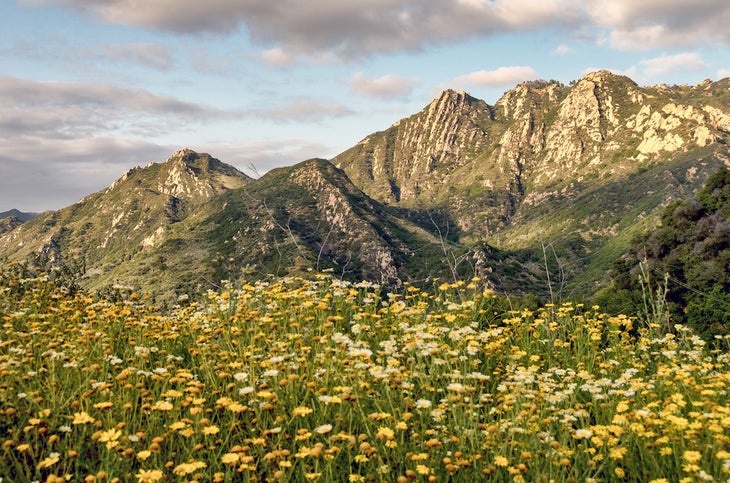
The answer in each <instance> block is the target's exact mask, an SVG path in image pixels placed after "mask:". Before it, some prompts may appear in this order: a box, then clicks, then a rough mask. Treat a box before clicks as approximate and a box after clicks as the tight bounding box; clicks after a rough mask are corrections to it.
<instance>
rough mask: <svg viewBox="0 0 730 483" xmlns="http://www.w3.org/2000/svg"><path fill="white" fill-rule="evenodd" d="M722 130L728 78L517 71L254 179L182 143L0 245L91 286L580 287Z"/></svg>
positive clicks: (711, 163)
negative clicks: (439, 283)
mask: <svg viewBox="0 0 730 483" xmlns="http://www.w3.org/2000/svg"><path fill="white" fill-rule="evenodd" d="M728 141H730V79H724V80H721V81H718V82H710V81H707V82H703V83H701V84H698V85H697V86H693V87H689V86H674V87H667V86H651V87H639V86H637V85H636V84H635V83H634V82H633V81H631V80H630V79H628V78H626V77H623V76H617V75H613V74H611V73H609V72H606V71H601V72H594V73H591V74H588V75H586V76H585V77H583V78H582V79H580V80H579V81H578V82H576V83H574V84H572V85H571V86H564V85H561V84H559V83H557V82H544V81H537V82H527V83H523V84H521V85H519V86H517V87H515V88H514V89H512V90H510V91H508V92H506V93H505V94H504V96H503V97H502V98H501V99H500V100H499V101H498V102H497V103H496V104H495V105H494V106H489V105H487V104H486V103H485V102H483V101H481V100H478V99H475V98H473V97H471V96H469V95H468V94H466V93H464V92H455V91H451V90H448V91H445V92H443V93H441V94H440V95H439V96H438V97H437V98H436V99H434V100H433V101H432V102H431V103H429V104H428V105H427V106H426V107H425V108H424V109H423V110H422V111H421V112H419V113H417V114H414V115H413V116H411V117H408V118H406V119H402V120H401V121H399V122H397V123H395V124H393V125H392V126H391V127H390V128H388V129H386V130H385V131H381V132H377V133H374V134H372V135H370V136H368V137H366V138H365V139H363V140H362V141H361V142H360V143H358V145H356V146H354V147H353V148H351V149H349V150H347V151H345V152H344V153H342V154H340V155H339V156H337V157H335V158H334V159H333V160H332V161H331V162H328V161H326V160H321V159H319V160H310V161H306V162H303V163H300V164H298V165H295V166H292V167H289V168H280V169H275V170H272V171H271V172H269V173H267V174H266V175H264V176H263V177H261V178H260V179H257V180H250V179H248V178H247V177H246V176H245V175H243V174H242V173H240V172H238V171H237V170H236V169H235V168H233V167H231V166H228V165H225V164H223V163H221V162H220V161H218V160H215V159H213V158H211V157H210V156H208V155H206V154H198V153H195V152H193V151H190V150H182V151H178V152H177V153H175V154H173V155H172V156H171V157H170V159H168V160H167V161H166V162H164V163H160V164H150V165H148V166H146V167H144V168H139V167H137V168H134V169H132V170H130V171H129V172H128V173H126V174H125V175H124V176H122V177H121V178H119V179H118V180H117V181H116V182H114V184H112V185H111V186H110V187H109V188H107V189H106V190H103V191H100V192H99V193H95V194H92V195H90V196H88V197H87V198H85V199H83V200H81V201H80V202H79V203H76V204H74V205H72V206H70V207H68V208H65V209H63V210H60V211H57V212H52V213H47V214H44V215H43V216H41V217H40V218H38V219H36V220H33V221H29V222H26V223H24V224H22V225H18V224H17V223H15V222H13V220H10V221H7V220H6V221H4V222H2V223H0V257H7V258H10V259H24V258H32V257H33V256H36V255H40V257H41V258H45V259H47V260H48V261H50V262H51V263H52V264H63V263H64V261H67V260H74V259H83V261H84V262H85V264H86V266H87V268H88V273H87V275H86V278H85V283H86V286H88V287H90V288H99V287H104V286H108V285H110V284H112V283H116V282H117V281H120V282H122V283H124V284H132V285H136V286H141V287H145V288H150V289H154V290H155V291H158V292H166V293H169V292H174V291H178V290H182V291H188V290H189V289H190V288H191V287H210V286H211V284H214V283H216V282H218V281H219V280H221V279H223V278H238V277H240V276H241V275H242V273H244V272H246V271H252V272H255V273H259V274H266V273H273V274H277V275H284V274H297V273H300V272H302V271H304V270H307V269H311V268H314V269H323V268H330V269H333V270H335V271H336V273H338V274H339V275H340V276H343V277H350V278H353V279H361V280H362V279H367V280H371V281H376V282H379V283H382V284H385V285H388V286H389V287H398V286H399V284H401V283H402V282H404V281H409V282H419V281H420V282H424V281H428V280H431V277H448V278H449V279H453V280H455V279H458V278H466V277H469V276H470V275H475V274H476V275H479V276H482V277H484V279H485V280H486V282H487V283H488V284H489V285H490V286H492V287H493V288H495V289H497V290H503V291H505V292H508V293H514V291H520V290H528V289H529V290H530V291H533V292H535V290H536V287H537V290H538V292H539V290H543V292H544V293H545V294H547V293H548V286H549V284H550V283H551V282H556V281H559V284H560V290H562V289H563V288H566V287H570V290H575V291H576V292H582V293H590V292H591V290H592V289H595V288H596V287H597V286H599V285H600V283H601V277H602V276H603V274H604V273H605V271H606V268H607V264H610V263H611V261H612V257H615V256H616V254H618V253H623V251H624V250H625V249H627V248H628V242H627V240H628V239H630V237H631V236H632V235H633V234H635V233H637V232H639V231H640V230H644V229H646V228H651V227H652V226H655V225H654V224H655V223H656V220H657V219H658V213H659V212H660V211H661V209H662V207H663V206H665V205H666V204H667V203H669V202H670V201H672V200H674V199H678V198H682V197H686V196H688V195H689V194H691V193H692V192H693V191H694V190H696V189H698V188H699V187H700V186H701V185H702V184H703V183H704V180H706V179H707V178H708V176H709V175H710V174H712V173H713V172H715V171H716V170H717V168H718V167H719V166H721V165H723V164H725V165H730V150H729V149H728V147H727V143H728ZM338 167H339V168H341V169H338ZM550 270H552V271H554V273H552V274H551V273H550ZM546 272H547V273H546ZM571 284H572V285H571ZM549 289H550V290H549V293H550V295H552V294H553V288H552V286H550V287H549ZM566 290H568V289H567V288H566Z"/></svg>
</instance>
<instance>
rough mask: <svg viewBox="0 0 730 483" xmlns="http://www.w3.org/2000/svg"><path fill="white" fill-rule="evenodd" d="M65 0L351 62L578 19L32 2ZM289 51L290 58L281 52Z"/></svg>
mask: <svg viewBox="0 0 730 483" xmlns="http://www.w3.org/2000/svg"><path fill="white" fill-rule="evenodd" d="M32 3H35V4H58V5H62V6H65V7H68V8H72V9H75V10H78V11H81V12H84V13H87V14H89V15H93V16H95V17H97V18H100V19H102V20H104V21H106V22H109V23H116V24H124V25H133V26H141V27H145V28H150V29H160V30H167V31H173V32H177V33H186V34H198V33H213V34H229V33H232V32H237V31H240V30H244V31H246V32H247V33H248V35H249V37H250V38H251V39H252V41H253V42H254V43H255V44H257V45H260V46H263V47H265V48H266V49H265V50H264V52H263V53H262V59H263V60H264V61H267V62H273V63H278V64H280V63H281V62H284V61H286V62H288V61H289V60H288V58H289V57H291V56H295V57H302V58H310V57H312V56H313V57H314V58H325V59H327V58H330V59H332V58H334V59H339V60H344V61H348V60H352V59H355V58H360V57H365V56H369V55H373V54H378V53H384V52H392V51H398V50H419V49H423V48H424V47H426V46H428V45H435V44H443V43H448V42H454V41H461V40H465V39H468V38H472V37H474V36H490V35H495V34H499V33H502V32H511V31H520V30H533V29H539V28H542V27H545V26H565V25H567V24H576V25H577V24H578V23H579V21H580V19H581V18H583V17H584V16H585V15H584V13H583V12H582V11H581V10H580V8H577V5H576V2H575V1H574V0H543V1H541V2H534V1H531V0H494V1H486V0H354V1H350V2H302V1H300V0H277V1H275V2H272V1H270V0H249V1H246V2H235V1H231V0H208V1H206V2H200V1H199V0H156V1H154V2H133V1H131V0H106V1H103V2H102V1H99V0H32ZM282 54H285V55H286V58H282Z"/></svg>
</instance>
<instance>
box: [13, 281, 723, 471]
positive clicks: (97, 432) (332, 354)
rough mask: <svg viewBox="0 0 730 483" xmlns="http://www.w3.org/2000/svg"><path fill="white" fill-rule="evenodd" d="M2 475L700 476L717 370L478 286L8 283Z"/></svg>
mask: <svg viewBox="0 0 730 483" xmlns="http://www.w3.org/2000/svg"><path fill="white" fill-rule="evenodd" d="M0 282H1V283H0V323H1V324H2V330H1V331H0V376H2V377H0V429H2V431H3V432H2V438H3V444H2V451H3V465H0V479H1V480H2V481H39V482H41V481H43V482H49V481H50V482H54V481H62V480H63V481H84V482H94V481H119V482H121V481H137V482H140V483H146V482H157V481H188V482H192V481H220V482H224V481H316V480H320V481H398V482H407V481H469V482H470V481H475V480H481V479H492V480H495V481H517V482H519V481H550V480H554V481H616V480H622V479H627V478H629V479H632V480H634V481H654V482H655V483H659V482H662V481H677V480H680V481H703V480H706V481H710V480H712V479H715V480H718V479H722V480H727V479H728V478H729V477H730V403H729V401H728V398H729V397H730V396H729V395H730V356H729V355H728V354H727V353H726V352H725V351H720V350H712V349H711V348H709V347H708V345H707V344H705V343H704V341H701V340H700V339H699V338H697V337H696V336H695V335H694V334H692V332H691V331H689V330H688V329H686V328H684V327H676V328H675V329H674V330H673V331H672V332H668V333H663V332H659V329H658V328H654V327H640V326H638V324H637V321H636V320H635V319H634V318H632V317H629V316H615V317H614V316H609V315H607V314H604V313H601V312H600V311H599V308H598V307H591V308H587V307H585V306H583V305H581V304H570V303H566V304H560V305H550V304H548V305H546V306H544V307H542V308H540V309H538V310H534V311H530V310H517V311H500V309H499V307H500V304H499V303H498V300H497V299H496V297H495V296H494V295H493V294H492V293H491V292H490V291H489V290H487V289H485V288H484V287H483V286H482V284H481V281H480V280H478V279H474V280H471V281H469V282H465V283H442V282H436V285H435V286H434V289H433V290H432V291H427V290H423V289H422V288H416V287H412V286H408V285H406V287H405V289H404V290H403V293H385V292H384V291H382V290H381V288H380V287H378V286H377V285H373V284H370V283H359V284H353V283H347V282H342V281H340V280H337V279H335V278H333V277H331V276H328V275H315V276H313V277H312V278H311V279H302V278H283V279H273V278H271V279H268V280H266V281H262V282H256V283H244V284H242V285H241V286H240V288H233V286H232V284H228V285H225V286H224V287H223V289H222V290H221V291H219V292H213V291H211V292H209V293H208V294H207V297H206V298H205V300H201V301H197V302H191V301H190V300H185V301H184V302H185V303H181V305H178V306H175V307H173V308H171V309H169V310H167V311H165V312H163V311H160V310H159V309H157V308H156V307H154V305H153V303H152V301H151V300H149V299H147V298H146V297H145V296H139V295H136V294H134V293H132V292H131V291H129V290H128V289H120V290H119V293H117V294H116V296H115V297H111V298H110V300H106V299H101V298H98V297H91V296H88V295H86V294H84V293H75V294H69V293H67V292H64V291H62V290H60V289H58V288H57V287H56V286H55V285H54V284H53V282H51V281H49V280H48V279H47V278H45V277H40V278H35V279H34V278H23V277H22V276H19V275H17V274H15V272H12V271H6V272H3V271H1V270H0Z"/></svg>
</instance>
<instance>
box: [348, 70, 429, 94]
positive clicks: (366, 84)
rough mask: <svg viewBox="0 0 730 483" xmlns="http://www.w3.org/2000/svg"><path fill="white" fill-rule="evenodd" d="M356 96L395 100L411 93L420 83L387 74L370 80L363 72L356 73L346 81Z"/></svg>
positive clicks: (412, 79) (409, 78)
mask: <svg viewBox="0 0 730 483" xmlns="http://www.w3.org/2000/svg"><path fill="white" fill-rule="evenodd" d="M345 83H346V84H348V85H349V86H350V90H351V91H352V92H354V93H355V94H360V95H364V96H368V97H377V98H381V99H395V98H398V97H402V96H405V95H407V94H409V93H410V92H411V90H412V89H413V87H414V86H415V85H417V84H419V83H420V81H419V80H418V79H415V78H412V77H405V76H400V75H395V74H387V75H384V76H381V77H378V78H376V79H368V78H367V77H365V74H363V73H362V72H356V73H355V74H353V75H352V76H350V77H348V78H347V79H346V80H345Z"/></svg>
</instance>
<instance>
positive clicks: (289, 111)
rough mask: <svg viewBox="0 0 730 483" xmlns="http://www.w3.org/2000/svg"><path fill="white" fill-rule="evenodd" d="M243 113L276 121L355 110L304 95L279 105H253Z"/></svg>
mask: <svg viewBox="0 0 730 483" xmlns="http://www.w3.org/2000/svg"><path fill="white" fill-rule="evenodd" d="M242 113H244V114H245V115H247V116H252V117H257V118H261V119H267V120H270V121H276V122H312V121H319V120H322V119H324V118H332V117H335V118H336V117H345V116H350V115H352V114H354V111H353V110H352V109H350V108H349V107H347V106H346V105H344V104H340V103H337V102H332V101H327V100H321V99H314V98H308V97H303V98H299V99H294V100H292V101H290V102H287V103H283V104H279V105H277V106H268V105H267V106H265V107H253V108H250V109H246V110H245V111H242Z"/></svg>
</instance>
